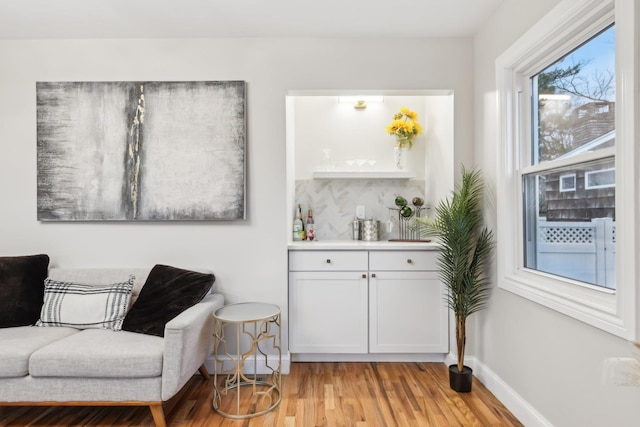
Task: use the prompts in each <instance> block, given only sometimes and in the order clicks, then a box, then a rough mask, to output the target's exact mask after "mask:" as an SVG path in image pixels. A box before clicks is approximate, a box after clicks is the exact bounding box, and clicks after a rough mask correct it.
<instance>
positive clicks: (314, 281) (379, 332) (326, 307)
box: [289, 250, 449, 354]
mask: <svg viewBox="0 0 640 427" xmlns="http://www.w3.org/2000/svg"><path fill="white" fill-rule="evenodd" d="M436 256H437V253H436V252H434V251H392V250H389V251H377V250H371V251H362V250H356V251H330V250H329V251H309V250H304V251H290V252H289V270H290V272H289V346H290V350H291V352H292V353H337V354H340V353H446V352H448V350H449V344H448V310H447V306H446V304H445V300H444V298H445V295H446V294H445V288H444V286H443V285H442V284H441V283H440V280H439V279H438V273H437V266H436Z"/></svg>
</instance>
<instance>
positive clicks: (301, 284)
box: [289, 251, 369, 353]
mask: <svg viewBox="0 0 640 427" xmlns="http://www.w3.org/2000/svg"><path fill="white" fill-rule="evenodd" d="M367 266H368V259H367V252H364V251H310V252H308V251H292V252H289V270H290V272H289V348H290V350H291V351H292V352H293V353H367V351H368V344H367V331H368V309H369V307H368V289H367V283H368V281H367V279H368V274H367Z"/></svg>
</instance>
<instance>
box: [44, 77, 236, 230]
mask: <svg viewBox="0 0 640 427" xmlns="http://www.w3.org/2000/svg"><path fill="white" fill-rule="evenodd" d="M36 101H37V214H38V220H39V221H44V222H46V221H203V220H204V221H218V220H244V219H246V164H247V162H246V144H247V138H246V137H247V123H246V82H245V81H168V82H165V81H160V82H159V81H111V82H84V81H83V82H36Z"/></svg>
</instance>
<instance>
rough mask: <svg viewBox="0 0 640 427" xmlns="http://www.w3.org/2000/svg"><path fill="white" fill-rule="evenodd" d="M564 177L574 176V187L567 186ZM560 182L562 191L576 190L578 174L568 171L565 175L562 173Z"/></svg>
mask: <svg viewBox="0 0 640 427" xmlns="http://www.w3.org/2000/svg"><path fill="white" fill-rule="evenodd" d="M564 178H573V187H565V185H564V181H563V179H564ZM558 182H559V183H560V192H561V193H568V192H569V191H576V182H577V181H576V174H575V173H566V174H564V175H560V178H559V181H558Z"/></svg>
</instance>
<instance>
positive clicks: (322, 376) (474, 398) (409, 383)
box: [0, 362, 522, 427]
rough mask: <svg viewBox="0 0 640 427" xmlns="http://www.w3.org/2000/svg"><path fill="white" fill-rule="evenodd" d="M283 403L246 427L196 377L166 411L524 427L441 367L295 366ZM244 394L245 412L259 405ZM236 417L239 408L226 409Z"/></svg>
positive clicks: (203, 426) (144, 410)
mask: <svg viewBox="0 0 640 427" xmlns="http://www.w3.org/2000/svg"><path fill="white" fill-rule="evenodd" d="M282 378H283V387H282V401H281V403H280V405H279V406H278V407H277V408H275V409H274V410H273V411H272V412H270V413H268V414H266V415H263V416H259V417H254V418H250V419H247V420H232V419H228V418H224V417H222V416H221V415H219V414H218V413H216V412H215V411H214V410H213V408H212V407H211V399H212V398H213V377H211V378H210V379H208V380H203V379H202V377H201V376H199V375H196V376H194V378H193V379H192V380H191V381H189V383H188V384H187V385H186V386H185V388H184V390H183V391H182V393H180V395H179V396H177V397H176V398H175V399H173V400H172V401H171V402H169V403H168V404H167V405H165V412H166V415H167V425H168V426H169V427H209V426H219V427H342V426H345V427H405V426H407V427H455V426H464V427H467V426H482V427H487V426H490V427H514V426H516V427H520V426H522V424H521V423H519V422H518V420H517V419H516V418H515V417H514V416H513V415H512V414H511V413H510V412H509V411H508V410H507V409H506V408H505V407H504V406H503V405H502V404H501V403H500V402H499V401H498V400H497V399H496V398H495V397H494V396H493V395H492V394H491V393H490V392H489V391H488V390H487V389H486V388H485V387H484V386H483V385H482V384H481V383H480V382H479V381H478V380H477V379H475V378H474V383H473V391H472V392H471V393H456V392H454V391H452V390H451V389H450V388H449V379H448V368H447V367H446V366H445V365H444V364H441V363H368V362H362V363H342V362H340V363H335V362H331V363H293V364H292V365H291V373H290V374H289V375H286V376H283V377H282ZM246 389H248V387H244V388H243V390H242V393H241V408H242V409H243V410H251V408H256V407H259V402H257V401H256V399H253V398H251V397H249V396H248V393H245V391H246ZM224 408H225V409H227V410H230V411H231V410H235V402H230V403H229V404H227V405H225V406H224ZM0 426H1V427H5V426H6V427H9V426H11V427H14V426H21V427H22V426H38V427H47V426H51V427H62V426H65V427H66V426H83V427H125V426H126V427H132V426H139V427H151V426H153V419H152V417H151V413H150V411H149V408H148V407H82V406H74V407H46V406H45V407H41V406H36V407H0Z"/></svg>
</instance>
